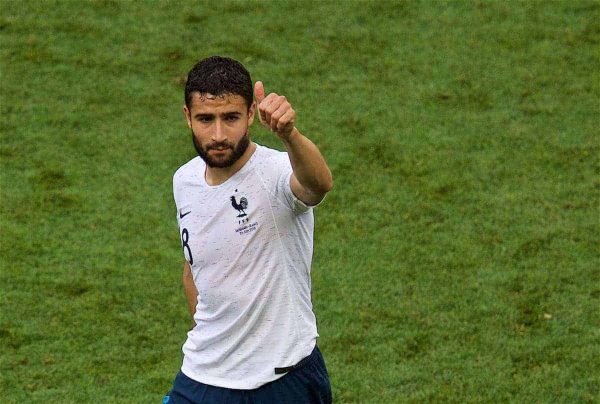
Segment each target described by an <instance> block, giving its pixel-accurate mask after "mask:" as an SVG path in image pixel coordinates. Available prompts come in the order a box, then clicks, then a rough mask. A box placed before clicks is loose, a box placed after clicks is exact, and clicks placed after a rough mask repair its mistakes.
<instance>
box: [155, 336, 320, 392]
mask: <svg viewBox="0 0 600 404" xmlns="http://www.w3.org/2000/svg"><path fill="white" fill-rule="evenodd" d="M196 403H202V404H205V403H206V404H274V403H285V404H296V403H297V404H330V403H331V384H330V383H329V375H328V374H327V369H326V368H325V361H324V360H323V355H321V351H319V348H317V347H316V346H315V349H314V350H313V351H312V353H311V354H310V356H308V357H306V358H304V359H302V361H300V362H299V363H298V365H297V366H295V369H293V370H290V371H288V372H287V374H286V375H285V376H283V377H281V378H279V379H277V380H275V381H272V382H270V383H267V384H265V385H263V386H260V387H259V388H257V389H253V390H236V389H227V388H223V387H216V386H210V385H208V384H204V383H200V382H197V381H195V380H192V379H190V378H189V377H187V376H186V375H184V374H183V373H182V372H181V371H179V373H177V376H176V377H175V381H174V383H173V389H171V391H170V392H169V394H167V395H166V396H165V398H164V399H163V404H196Z"/></svg>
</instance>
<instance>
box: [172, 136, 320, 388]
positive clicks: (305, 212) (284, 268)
mask: <svg viewBox="0 0 600 404" xmlns="http://www.w3.org/2000/svg"><path fill="white" fill-rule="evenodd" d="M205 169H206V166H205V163H204V161H203V160H202V159H201V158H200V157H196V158H194V159H192V160H191V161H189V162H188V163H187V164H185V165H183V166H182V167H181V168H179V170H177V172H176V173H175V175H174V177H173V193H174V197H175V203H176V205H177V221H178V224H179V232H180V236H181V243H182V248H183V254H184V256H185V259H186V260H187V261H188V262H189V263H190V266H191V269H192V275H193V278H194V283H195V285H196V288H197V289H198V302H197V306H196V314H195V316H194V320H195V322H196V326H195V327H194V329H193V330H191V331H190V332H189V333H188V338H187V341H186V342H185V344H184V345H183V353H184V359H183V365H182V367H181V370H182V372H183V373H184V374H186V375H187V376H188V377H190V378H192V379H194V380H197V381H199V382H201V383H205V384H209V385H213V386H220V387H226V388H232V389H254V388H257V387H260V386H261V385H263V384H265V383H268V382H271V381H273V380H276V379H278V378H280V377H282V376H284V375H283V374H279V375H276V374H275V371H274V369H275V368H276V367H286V366H291V365H294V364H296V363H297V362H299V361H300V360H301V359H302V358H304V357H306V356H308V355H310V353H311V352H312V350H313V348H314V346H315V344H316V339H317V337H318V334H317V326H316V319H315V315H314V313H313V311H312V303H311V280H310V271H311V261H312V254H313V229H314V218H313V212H312V209H311V208H310V207H308V206H306V205H305V204H304V203H302V201H300V200H298V199H297V198H296V197H295V196H294V194H293V193H292V191H291V188H290V176H291V174H292V168H291V164H290V161H289V157H288V155H287V153H284V152H279V151H276V150H272V149H269V148H266V147H264V146H260V145H257V148H256V150H255V151H254V153H253V155H252V157H251V158H250V160H248V162H247V163H246V164H245V165H244V167H242V169H241V170H240V171H238V172H237V173H236V174H234V175H233V176H232V177H231V178H229V179H228V180H227V181H226V182H224V183H223V184H220V185H217V186H210V185H208V184H207V183H206V180H205V176H204V174H205Z"/></svg>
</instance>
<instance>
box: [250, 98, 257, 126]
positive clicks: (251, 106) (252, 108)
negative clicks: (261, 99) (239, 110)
mask: <svg viewBox="0 0 600 404" xmlns="http://www.w3.org/2000/svg"><path fill="white" fill-rule="evenodd" d="M255 111H256V104H255V103H254V102H253V103H252V104H251V105H250V108H248V126H250V125H252V123H253V122H254V112H255Z"/></svg>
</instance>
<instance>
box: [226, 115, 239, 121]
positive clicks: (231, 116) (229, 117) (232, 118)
mask: <svg viewBox="0 0 600 404" xmlns="http://www.w3.org/2000/svg"><path fill="white" fill-rule="evenodd" d="M238 119H239V117H238V116H237V115H228V116H226V117H225V120H226V121H227V122H235V121H237V120H238Z"/></svg>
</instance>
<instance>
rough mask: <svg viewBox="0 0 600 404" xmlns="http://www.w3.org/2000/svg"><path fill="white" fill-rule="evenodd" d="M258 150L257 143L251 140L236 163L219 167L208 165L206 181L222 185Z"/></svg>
mask: <svg viewBox="0 0 600 404" xmlns="http://www.w3.org/2000/svg"><path fill="white" fill-rule="evenodd" d="M255 150H256V143H254V142H250V145H249V146H248V148H247V149H246V151H245V152H244V154H242V157H240V158H239V159H238V160H237V161H236V162H235V163H233V164H232V165H231V166H229V167H225V168H218V167H209V166H206V172H205V173H204V178H205V179H206V183H207V184H208V185H211V186H215V185H221V184H222V183H224V182H225V181H227V180H228V179H229V178H231V177H232V176H233V175H234V174H235V173H237V172H238V171H240V170H241V169H242V167H244V165H245V164H246V163H247V162H248V160H250V157H252V155H253V154H254V151H255Z"/></svg>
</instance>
